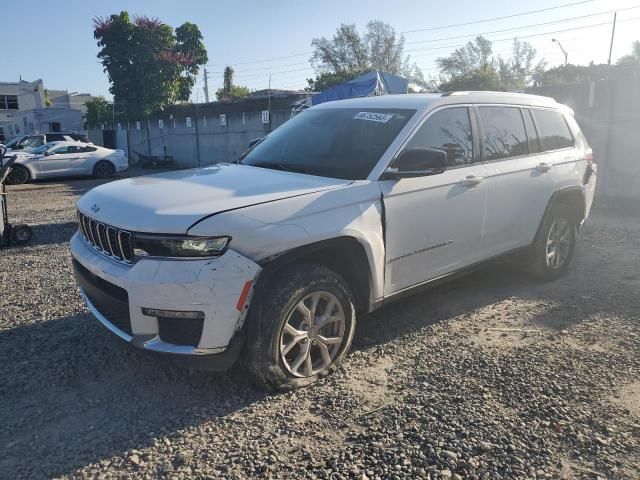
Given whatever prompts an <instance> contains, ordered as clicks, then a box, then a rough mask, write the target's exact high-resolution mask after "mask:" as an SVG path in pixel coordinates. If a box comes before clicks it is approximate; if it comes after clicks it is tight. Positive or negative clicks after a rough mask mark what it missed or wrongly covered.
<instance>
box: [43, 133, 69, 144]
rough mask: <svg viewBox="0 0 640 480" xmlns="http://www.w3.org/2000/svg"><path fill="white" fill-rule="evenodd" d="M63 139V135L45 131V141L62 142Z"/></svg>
mask: <svg viewBox="0 0 640 480" xmlns="http://www.w3.org/2000/svg"><path fill="white" fill-rule="evenodd" d="M65 140H66V139H65V138H64V135H59V134H55V133H47V142H63V141H65Z"/></svg>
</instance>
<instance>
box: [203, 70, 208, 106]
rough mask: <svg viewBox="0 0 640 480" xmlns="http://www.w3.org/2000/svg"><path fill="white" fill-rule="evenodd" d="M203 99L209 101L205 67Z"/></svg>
mask: <svg viewBox="0 0 640 480" xmlns="http://www.w3.org/2000/svg"><path fill="white" fill-rule="evenodd" d="M204 101H205V102H207V103H209V76H208V75H207V69H206V68H205V69H204Z"/></svg>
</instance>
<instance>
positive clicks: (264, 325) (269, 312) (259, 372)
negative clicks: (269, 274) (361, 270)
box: [247, 264, 356, 391]
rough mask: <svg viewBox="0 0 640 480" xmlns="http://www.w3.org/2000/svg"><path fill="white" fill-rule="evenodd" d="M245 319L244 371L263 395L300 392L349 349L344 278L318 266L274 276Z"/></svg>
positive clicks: (349, 310) (349, 302) (349, 308)
mask: <svg viewBox="0 0 640 480" xmlns="http://www.w3.org/2000/svg"><path fill="white" fill-rule="evenodd" d="M252 317H258V318H251V319H250V325H249V328H250V332H251V334H250V338H251V341H250V343H249V346H248V352H247V354H248V355H247V357H248V369H249V372H250V374H251V378H252V381H253V383H254V384H256V385H257V386H258V387H260V388H263V389H265V390H276V391H287V390H292V389H295V388H300V387H304V386H306V385H310V384H312V383H314V382H315V381H317V380H318V379H320V378H322V377H324V376H326V375H328V374H330V373H331V372H333V371H334V370H335V369H336V368H337V367H338V366H339V365H340V362H341V361H342V359H343V358H344V356H345V355H346V353H347V352H348V350H349V347H350V346H351V341H352V339H353V332H354V330H355V324H356V315H355V308H354V305H353V296H352V294H351V292H350V290H349V287H348V286H347V284H346V282H345V281H344V279H343V278H342V277H341V276H340V275H338V274H337V273H335V272H334V271H332V270H329V269H328V268H326V267H323V266H321V265H314V264H303V265H299V266H296V267H293V268H291V269H289V270H287V271H285V272H284V273H283V274H279V275H278V280H276V281H275V283H274V284H273V285H272V286H271V287H270V288H268V289H267V290H266V291H265V294H264V297H263V302H262V305H261V312H260V314H259V315H252Z"/></svg>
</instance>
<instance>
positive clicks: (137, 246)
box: [133, 235, 231, 258]
mask: <svg viewBox="0 0 640 480" xmlns="http://www.w3.org/2000/svg"><path fill="white" fill-rule="evenodd" d="M230 241H231V237H162V236H155V235H136V236H135V237H134V239H133V253H134V254H135V255H136V256H138V257H174V258H202V257H217V256H219V255H222V254H223V253H224V252H226V251H227V247H228V246H229V242H230Z"/></svg>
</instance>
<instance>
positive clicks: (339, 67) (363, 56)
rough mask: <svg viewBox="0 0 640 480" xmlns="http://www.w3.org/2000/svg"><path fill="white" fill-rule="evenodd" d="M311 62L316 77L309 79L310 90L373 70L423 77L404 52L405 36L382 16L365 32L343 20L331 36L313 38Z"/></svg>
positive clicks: (372, 22)
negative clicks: (382, 19) (380, 19)
mask: <svg viewBox="0 0 640 480" xmlns="http://www.w3.org/2000/svg"><path fill="white" fill-rule="evenodd" d="M311 46H312V47H313V48H314V51H313V55H312V56H311V59H310V61H311V64H312V65H313V67H314V69H315V71H316V78H315V79H308V80H307V82H308V83H309V87H308V90H315V91H318V90H323V89H326V88H329V87H332V86H334V85H337V84H339V83H342V82H344V81H347V80H351V79H353V78H355V77H357V76H359V75H362V74H363V73H366V72H369V71H371V70H382V71H385V72H389V73H393V74H396V75H402V76H405V77H407V78H409V80H410V81H412V80H413V79H415V80H416V81H417V82H420V81H421V80H422V78H423V77H422V72H420V70H419V69H418V68H417V67H416V66H415V64H413V65H412V64H411V63H410V57H409V56H405V55H404V36H403V35H398V34H397V33H396V31H395V30H394V29H393V27H391V26H390V25H388V24H386V23H384V22H381V21H379V20H374V21H371V22H369V23H368V24H367V28H366V31H365V33H364V34H362V35H361V34H360V33H358V30H357V29H356V26H355V25H354V24H352V25H346V24H342V25H340V27H339V28H338V29H337V30H336V33H335V34H334V35H333V37H332V38H331V39H328V38H325V37H321V38H314V39H313V41H312V42H311Z"/></svg>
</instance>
